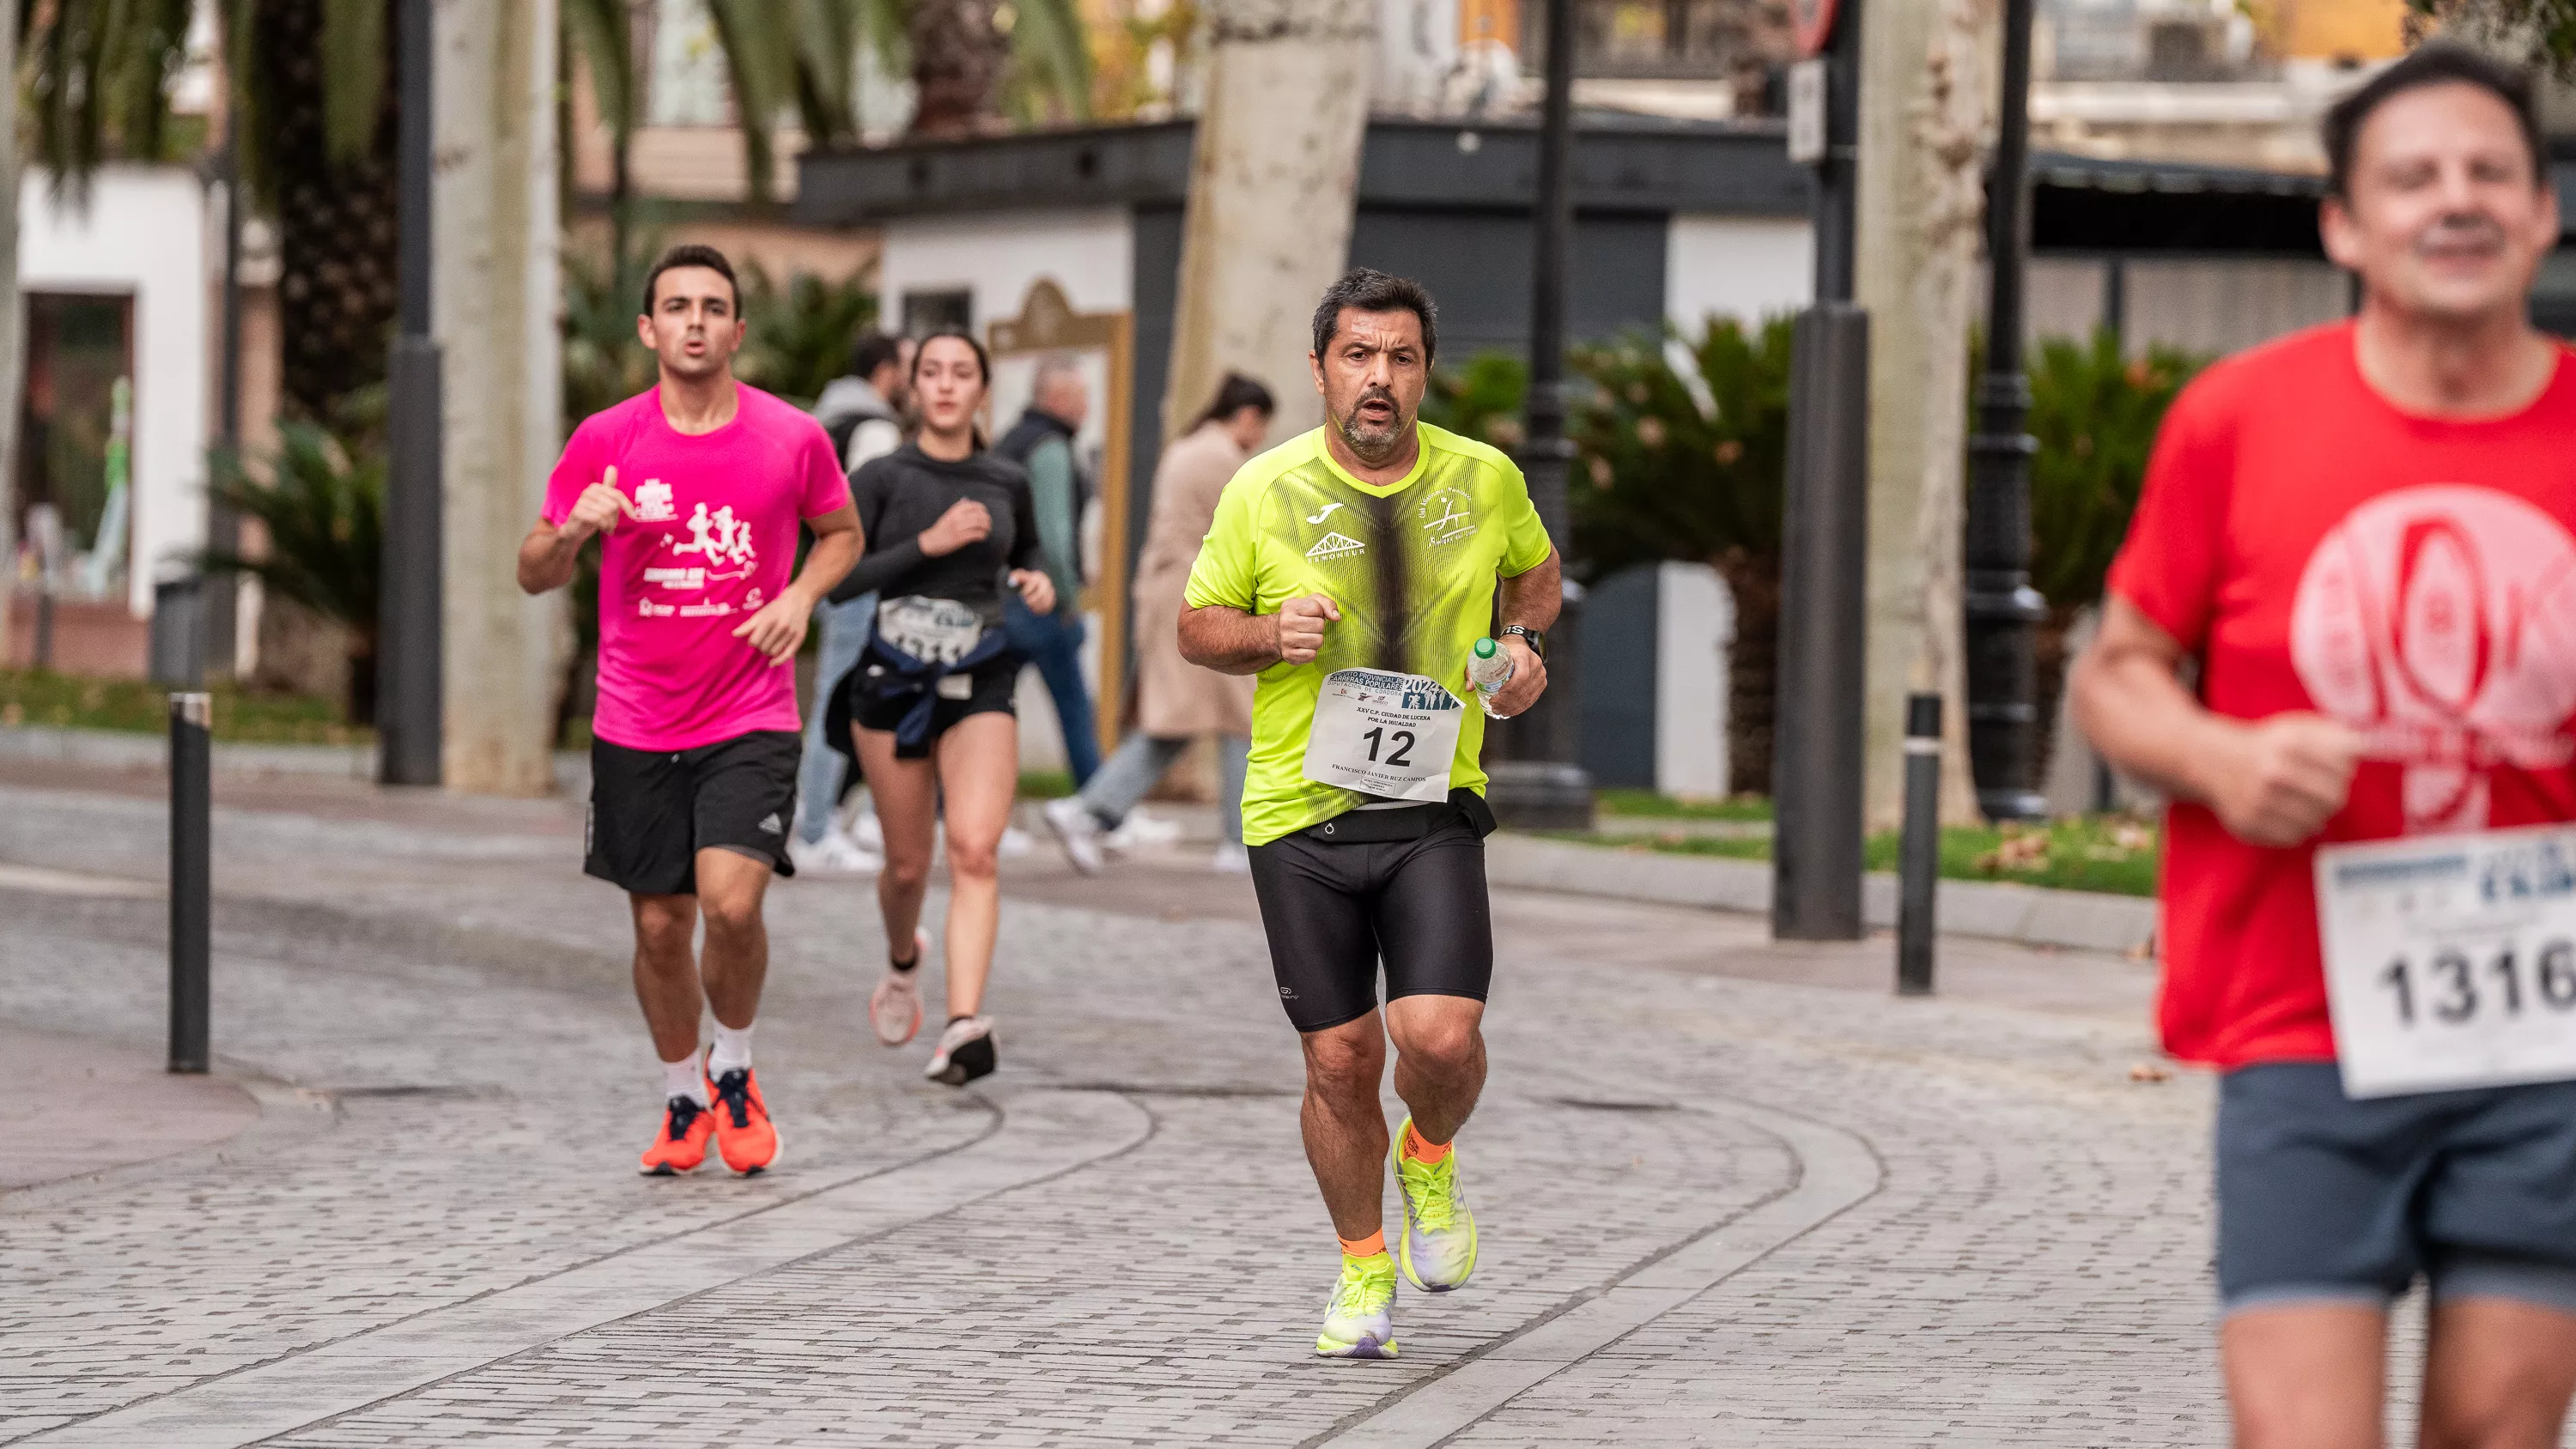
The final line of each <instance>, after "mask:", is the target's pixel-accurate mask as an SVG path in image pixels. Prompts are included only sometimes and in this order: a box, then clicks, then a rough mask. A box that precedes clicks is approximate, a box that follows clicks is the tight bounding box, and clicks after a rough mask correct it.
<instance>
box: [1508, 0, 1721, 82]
mask: <svg viewBox="0 0 2576 1449" xmlns="http://www.w3.org/2000/svg"><path fill="white" fill-rule="evenodd" d="M1749 8H1753V7H1748V6H1746V5H1745V4H1743V0H1574V70H1575V74H1577V75H1581V76H1610V77H1615V76H1635V77H1641V78H1654V79H1675V80H1681V79H1696V80H1715V79H1720V78H1722V77H1724V76H1725V75H1726V73H1727V70H1728V68H1729V66H1730V64H1731V63H1732V62H1734V61H1735V60H1736V59H1737V55H1736V52H1737V51H1738V50H1740V49H1742V48H1743V46H1744V44H1745V41H1746V39H1747V37H1746V36H1745V35H1743V34H1742V32H1744V31H1745V30H1746V28H1747V21H1746V19H1745V17H1744V16H1743V15H1742V14H1740V13H1739V12H1741V11H1743V10H1746V9H1749ZM1520 12H1521V13H1520V21H1521V54H1523V55H1524V56H1527V57H1529V61H1528V64H1529V68H1530V69H1531V70H1532V71H1536V70H1538V69H1540V68H1541V67H1543V66H1544V65H1545V64H1546V54H1547V7H1546V6H1545V5H1523V6H1521V7H1520Z"/></svg>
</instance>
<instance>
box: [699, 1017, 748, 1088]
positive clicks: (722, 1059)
mask: <svg viewBox="0 0 2576 1449" xmlns="http://www.w3.org/2000/svg"><path fill="white" fill-rule="evenodd" d="M750 1066H751V1028H750V1027H747V1026H746V1027H744V1028H742V1029H741V1030H740V1031H736V1030H734V1029H733V1028H732V1027H729V1026H727V1025H725V1024H724V1023H723V1022H721V1021H720V1022H717V1023H716V1045H715V1049H714V1050H713V1051H710V1052H708V1053H707V1075H708V1076H709V1077H715V1078H721V1077H723V1076H724V1074H725V1073H727V1072H734V1071H744V1070H747V1069H749V1067H750Z"/></svg>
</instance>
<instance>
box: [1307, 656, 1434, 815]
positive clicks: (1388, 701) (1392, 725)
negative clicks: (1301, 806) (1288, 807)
mask: <svg viewBox="0 0 2576 1449" xmlns="http://www.w3.org/2000/svg"><path fill="white" fill-rule="evenodd" d="M1465 717H1466V716H1465V711H1464V709H1463V708H1462V707H1461V706H1460V705H1459V703H1458V696H1456V695H1454V694H1451V693H1450V692H1449V690H1448V688H1447V687H1446V686H1444V685H1442V684H1441V683H1440V681H1439V680H1436V679H1433V678H1431V677H1429V676H1428V675H1422V674H1394V673H1390V672H1388V671H1385V670H1380V669H1337V670H1334V671H1333V672H1332V673H1330V674H1327V675H1325V676H1324V683H1323V688H1322V690H1321V692H1319V693H1318V694H1317V695H1316V697H1315V724H1314V727H1313V728H1312V729H1310V730H1309V731H1308V732H1307V734H1306V778H1307V779H1309V780H1314V781H1317V782H1319V783H1322V784H1326V785H1339V786H1341V787H1342V788H1343V789H1345V790H1357V791H1360V792H1361V793H1363V794H1368V795H1379V796H1383V797H1385V798H1387V799H1390V800H1423V801H1435V802H1436V801H1441V800H1446V799H1448V798H1449V763H1450V761H1452V760H1454V759H1456V758H1457V756H1458V725H1459V722H1460V721H1461V720H1463V719H1464V718H1465Z"/></svg>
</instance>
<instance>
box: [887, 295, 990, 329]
mask: <svg viewBox="0 0 2576 1449" xmlns="http://www.w3.org/2000/svg"><path fill="white" fill-rule="evenodd" d="M974 325H975V294H974V293H973V292H970V291H967V290H966V289H965V288H963V287H957V288H942V289H939V290H936V291H923V292H906V293H904V294H903V335H904V336H906V337H919V336H921V335H922V334H924V333H926V332H935V331H937V330H938V329H940V328H942V327H964V328H969V329H971V328H973V327H974Z"/></svg>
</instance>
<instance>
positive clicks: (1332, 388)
mask: <svg viewBox="0 0 2576 1449" xmlns="http://www.w3.org/2000/svg"><path fill="white" fill-rule="evenodd" d="M1438 318H1439V313H1438V309H1437V307H1436V306H1435V305H1434V304H1433V302H1432V300H1431V295H1430V293H1428V292H1426V291H1425V290H1423V288H1422V287H1421V285H1420V284H1419V283H1416V282H1413V281H1410V280H1408V279H1405V278H1402V277H1392V276H1388V275H1387V274H1385V273H1383V272H1376V271H1370V270H1368V269H1366V268H1362V269H1360V270H1357V271H1354V272H1352V273H1350V274H1349V275H1348V276H1345V277H1343V278H1342V279H1341V280H1340V281H1338V282H1336V283H1334V284H1333V286H1332V287H1331V288H1330V289H1329V290H1327V291H1326V292H1325V293H1324V299H1323V303H1322V305H1320V306H1318V307H1317V308H1316V309H1315V350H1314V353H1313V354H1312V355H1311V356H1310V357H1309V359H1308V361H1309V363H1310V364H1311V365H1312V367H1313V370H1314V375H1315V387H1316V390H1317V391H1319V392H1321V393H1322V394H1323V397H1324V413H1325V422H1324V426H1322V427H1320V428H1317V429H1315V430H1314V431H1312V432H1310V433H1307V434H1305V435H1303V436H1301V437H1298V438H1295V439H1293V440H1291V441H1289V442H1288V443H1285V444H1283V445H1281V446H1280V447H1277V448H1273V449H1271V450H1270V451H1269V452H1267V453H1264V454H1262V455H1261V456H1260V457H1257V458H1255V459H1253V460H1252V461H1251V462H1249V463H1246V464H1245V465H1244V466H1243V470H1242V471H1241V472H1239V473H1237V474H1235V476H1234V481H1232V482H1231V483H1228V484H1227V485H1226V489H1225V494H1224V497H1223V498H1222V499H1221V500H1220V501H1219V502H1218V504H1217V510H1216V520H1215V522H1214V523H1213V524H1212V525H1211V526H1210V528H1209V530H1208V536H1207V542H1206V544H1205V545H1204V546H1203V547H1202V548H1201V550H1200V552H1199V559H1198V564H1197V567H1195V568H1194V569H1192V570H1191V572H1190V582H1189V589H1188V591H1187V593H1186V594H1185V595H1184V604H1185V607H1184V609H1183V611H1182V614H1181V622H1180V636H1181V653H1182V654H1183V655H1184V656H1185V657H1187V658H1188V659H1189V660H1190V662H1191V663H1193V664H1199V665H1203V666H1205V667H1207V668H1210V669H1215V670H1220V671H1222V672H1224V673H1228V674H1253V675H1258V676H1259V680H1260V682H1259V685H1258V686H1257V688H1256V691H1255V693H1254V695H1253V704H1252V763H1251V768H1250V771H1249V774H1248V776H1247V778H1246V780H1245V784H1244V792H1243V841H1244V844H1245V845H1247V846H1249V847H1251V855H1252V881H1253V886H1254V888H1255V890H1256V891H1257V893H1258V894H1259V896H1260V899H1261V920H1262V925H1263V928H1264V930H1265V931H1266V932H1267V933H1268V935H1269V937H1270V961H1271V969H1272V971H1273V972H1274V973H1275V974H1276V975H1277V977H1278V981H1279V998H1280V1004H1281V1005H1282V1006H1283V1007H1285V1008H1286V1009H1287V1012H1288V1019H1289V1021H1290V1022H1292V1023H1293V1024H1294V1025H1295V1026H1296V1027H1297V1030H1298V1031H1299V1032H1300V1033H1301V1034H1302V1035H1303V1037H1304V1040H1305V1052H1306V1101H1305V1108H1304V1112H1303V1125H1304V1128H1305V1136H1306V1157H1307V1160H1308V1161H1309V1162H1310V1163H1312V1164H1313V1166H1314V1169H1315V1180H1316V1182H1317V1184H1318V1185H1319V1186H1320V1187H1321V1188H1322V1189H1323V1193H1324V1206H1325V1207H1326V1209H1327V1210H1328V1211H1329V1212H1330V1213H1331V1214H1332V1218H1333V1231H1334V1233H1335V1234H1336V1235H1337V1236H1338V1237H1339V1238H1340V1239H1341V1245H1342V1276H1341V1280H1340V1282H1339V1283H1338V1284H1337V1285H1336V1286H1335V1288H1334V1292H1333V1298H1332V1302H1331V1305H1330V1306H1329V1307H1328V1309H1327V1310H1326V1314H1325V1320H1324V1331H1323V1333H1322V1335H1321V1336H1320V1337H1319V1338H1317V1339H1316V1341H1315V1351H1316V1352H1317V1353H1319V1354H1323V1355H1326V1356H1327V1357H1335V1358H1393V1357H1394V1356H1395V1352H1396V1348H1395V1333H1394V1326H1393V1317H1392V1314H1391V1312H1390V1308H1391V1306H1392V1304H1393V1301H1394V1297H1395V1278H1396V1262H1395V1260H1394V1258H1392V1257H1390V1255H1389V1254H1388V1252H1387V1248H1386V1238H1385V1232H1384V1228H1383V1214H1384V1210H1385V1209H1384V1191H1385V1189H1384V1177H1383V1175H1382V1173H1381V1170H1380V1169H1379V1167H1378V1163H1379V1162H1380V1161H1381V1160H1386V1159H1388V1158H1389V1157H1390V1155H1391V1156H1392V1160H1393V1163H1394V1168H1395V1175H1396V1183H1397V1186H1398V1188H1399V1190H1400V1194H1401V1196H1402V1198H1403V1202H1404V1217H1405V1228H1404V1233H1403V1236H1402V1238H1401V1239H1400V1241H1399V1251H1400V1253H1401V1257H1402V1261H1403V1269H1404V1276H1405V1277H1406V1278H1407V1279H1409V1280H1410V1281H1411V1282H1412V1283H1413V1285H1414V1286H1415V1287H1416V1288H1419V1289H1422V1290H1423V1291H1425V1292H1430V1293H1445V1292H1447V1291H1449V1290H1450V1289H1453V1288H1456V1287H1458V1286H1460V1285H1461V1284H1463V1283H1465V1282H1466V1281H1467V1275H1468V1274H1469V1273H1470V1272H1472V1271H1473V1270H1474V1268H1475V1266H1476V1221H1475V1218H1474V1217H1473V1216H1472V1215H1471V1214H1470V1213H1469V1212H1468V1211H1467V1205H1466V1200H1465V1197H1464V1195H1463V1194H1462V1193H1461V1192H1460V1190H1459V1185H1458V1158H1457V1154H1456V1153H1455V1152H1454V1151H1453V1150H1452V1148H1451V1142H1452V1140H1453V1139H1454V1138H1455V1137H1456V1135H1457V1132H1458V1129H1459V1128H1460V1127H1461V1126H1463V1125H1464V1124H1465V1123H1466V1120H1467V1115H1468V1113H1469V1112H1471V1111H1473V1110H1474V1109H1475V1105H1476V1098H1477V1095H1478V1094H1479V1093H1480V1092H1481V1091H1483V1089H1484V1084H1485V1043H1484V1037H1483V1034H1482V1032H1481V1030H1480V1027H1481V1024H1482V1022H1483V1020H1484V1013H1485V994H1486V989H1487V985H1488V983H1489V981H1490V980H1491V978H1492V975H1493V956H1494V947H1493V924H1492V921H1491V919H1490V916H1489V914H1488V905H1487V901H1486V896H1485V850H1484V837H1485V835H1486V833H1487V832H1489V831H1491V830H1492V829H1493V815H1492V812H1490V811H1488V810H1487V809H1486V808H1485V800H1484V786H1485V772H1484V769H1483V767H1482V766H1481V765H1480V764H1479V762H1478V755H1479V753H1480V751H1481V749H1482V747H1483V745H1484V737H1485V720H1484V714H1485V711H1486V710H1488V709H1490V711H1491V712H1492V713H1493V714H1494V715H1495V716H1496V717H1498V718H1508V717H1510V716H1512V715H1515V714H1518V713H1520V712H1521V711H1523V710H1525V709H1527V708H1529V706H1530V705H1531V703H1532V702H1533V701H1535V700H1536V699H1537V698H1538V697H1539V694H1540V692H1541V691H1543V690H1544V689H1546V688H1547V666H1546V664H1545V663H1544V662H1542V661H1543V657H1544V654H1545V650H1546V634H1545V633H1544V631H1545V630H1546V629H1547V627H1548V626H1549V625H1550V624H1552V623H1554V622H1555V621H1556V612H1557V607H1558V605H1559V603H1560V602H1561V601H1562V588H1563V585H1562V583H1561V570H1560V567H1559V564H1558V560H1557V556H1556V551H1555V549H1554V548H1553V547H1552V546H1551V545H1550V544H1549V542H1548V537H1547V530H1546V529H1545V528H1544V527H1542V526H1541V525H1540V523H1539V518H1538V513H1537V510H1535V509H1533V508H1532V507H1531V506H1530V498H1529V489H1528V486H1527V485H1526V484H1525V483H1524V482H1523V481H1522V479H1521V472H1520V469H1519V468H1517V467H1515V466H1513V464H1512V461H1511V460H1510V459H1509V458H1507V457H1505V456H1504V455H1503V454H1501V453H1499V452H1497V451H1495V450H1494V449H1492V448H1489V447H1486V446H1485V445H1484V444H1482V443H1478V442H1474V441H1471V440H1469V439H1466V438H1461V437H1459V436H1457V435H1456V434H1454V433H1449V432H1446V431H1443V430H1442V429H1439V428H1435V427H1432V426H1430V425H1428V424H1425V423H1421V422H1418V421H1417V420H1416V414H1417V413H1418V412H1419V410H1420V408H1421V404H1422V394H1423V390H1424V388H1425V387H1426V386H1427V385H1428V383H1429V381H1430V376H1431V360H1432V356H1433V352H1434V349H1435V348H1436V346H1437V345H1438ZM1498 595H1499V598H1500V601H1501V617H1502V621H1503V629H1502V635H1501V637H1502V644H1503V648H1504V651H1505V653H1506V656H1507V657H1508V658H1509V659H1510V660H1511V662H1512V666H1513V668H1512V674H1511V677H1510V679H1509V680H1508V681H1506V682H1505V683H1504V684H1503V686H1502V687H1501V688H1500V689H1499V690H1498V691H1497V692H1496V693H1494V694H1493V695H1491V696H1486V697H1484V698H1483V699H1482V701H1481V703H1482V707H1481V708H1480V707H1479V705H1478V704H1477V703H1473V702H1471V701H1478V699H1479V696H1478V695H1477V693H1476V691H1475V690H1474V689H1473V688H1472V687H1470V685H1469V684H1468V682H1467V663H1468V660H1469V658H1470V656H1471V654H1472V651H1473V650H1474V648H1475V645H1476V641H1477V640H1478V639H1480V638H1482V637H1484V635H1485V633H1486V632H1487V630H1488V628H1489V627H1490V626H1491V625H1492V623H1493V620H1494V618H1495V612H1496V610H1495V604H1496V599H1497V596H1498ZM1381 957H1382V958H1383V960H1384V964H1385V969H1386V996H1387V1004H1386V1011H1385V1018H1384V1023H1383V1025H1381V1022H1380V1018H1379V1012H1378V1004H1377V976H1378V966H1379V962H1380V959H1381ZM1389 1037H1392V1038H1393V1039H1394V1042H1395V1048H1396V1054H1397V1059H1396V1069H1395V1090H1396V1093H1397V1095H1399V1096H1401V1097H1403V1098H1404V1102H1405V1105H1406V1107H1408V1108H1409V1109H1411V1115H1410V1116H1408V1117H1407V1118H1406V1119H1405V1122H1404V1125H1403V1127H1402V1129H1401V1130H1400V1132H1399V1133H1398V1134H1397V1138H1398V1140H1397V1141H1396V1142H1395V1143H1394V1145H1393V1149H1392V1153H1391V1154H1390V1149H1389V1134H1388V1132H1387V1128H1386V1119H1385V1116H1384V1115H1383V1114H1382V1113H1381V1112H1380V1110H1379V1107H1378V1083H1379V1080H1380V1078H1381V1077H1382V1075H1383V1074H1384V1072H1385V1068H1386V1045H1387V1040H1388V1038H1389Z"/></svg>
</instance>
